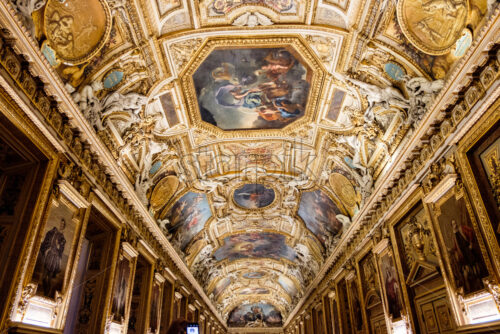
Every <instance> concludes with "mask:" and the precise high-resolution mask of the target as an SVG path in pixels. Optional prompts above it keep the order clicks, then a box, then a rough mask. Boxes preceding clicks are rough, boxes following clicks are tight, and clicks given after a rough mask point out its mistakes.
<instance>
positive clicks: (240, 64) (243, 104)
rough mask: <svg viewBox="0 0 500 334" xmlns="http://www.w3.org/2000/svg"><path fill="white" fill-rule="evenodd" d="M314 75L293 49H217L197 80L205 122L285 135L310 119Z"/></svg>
mask: <svg viewBox="0 0 500 334" xmlns="http://www.w3.org/2000/svg"><path fill="white" fill-rule="evenodd" d="M311 76H312V74H311V73H310V71H309V72H308V71H307V69H306V67H305V66H304V65H303V64H302V63H301V62H300V61H299V60H298V58H297V56H296V54H295V53H294V52H293V51H292V50H291V49H290V50H289V49H287V48H247V49H244V48H238V49H216V50H214V51H212V53H211V54H210V55H209V56H208V57H207V58H206V59H205V60H204V61H203V63H202V64H201V65H200V66H199V67H198V69H197V70H196V72H195V73H194V75H193V81H194V86H195V89H196V95H197V98H198V106H199V111H200V114H201V119H202V120H203V121H205V122H207V123H210V124H212V125H214V126H217V127H219V128H220V129H222V130H244V129H281V128H283V127H284V126H286V125H288V124H290V123H292V122H294V121H295V120H297V119H299V118H301V117H302V116H303V115H304V112H305V109H306V102H307V98H308V93H309V85H310V81H311Z"/></svg>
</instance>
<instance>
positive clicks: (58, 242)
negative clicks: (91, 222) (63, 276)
mask: <svg viewBox="0 0 500 334" xmlns="http://www.w3.org/2000/svg"><path fill="white" fill-rule="evenodd" d="M65 228H66V221H65V220H64V219H61V222H60V225H59V228H57V227H56V226H54V227H53V228H52V229H51V230H49V231H48V232H47V234H45V237H44V239H43V242H42V245H41V247H40V253H39V256H40V258H41V260H42V264H43V267H42V289H43V292H44V294H45V296H50V295H51V293H52V281H53V280H54V279H55V278H56V276H57V275H58V274H59V273H60V272H61V270H62V269H63V268H62V266H61V262H62V256H63V252H64V247H65V246H66V238H65V237H64V234H63V231H64V229H65Z"/></svg>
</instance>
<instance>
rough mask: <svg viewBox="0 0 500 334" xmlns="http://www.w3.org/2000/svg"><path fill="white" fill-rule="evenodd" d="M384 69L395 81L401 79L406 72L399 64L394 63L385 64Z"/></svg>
mask: <svg viewBox="0 0 500 334" xmlns="http://www.w3.org/2000/svg"><path fill="white" fill-rule="evenodd" d="M384 70H385V73H387V75H388V76H389V77H390V78H391V79H392V80H395V81H401V80H403V78H404V76H405V74H406V73H405V71H404V70H403V68H402V67H401V66H399V65H397V64H394V63H387V64H385V66H384Z"/></svg>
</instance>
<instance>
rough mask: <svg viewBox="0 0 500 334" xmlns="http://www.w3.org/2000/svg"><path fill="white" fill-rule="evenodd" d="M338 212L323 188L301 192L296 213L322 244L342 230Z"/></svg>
mask: <svg viewBox="0 0 500 334" xmlns="http://www.w3.org/2000/svg"><path fill="white" fill-rule="evenodd" d="M338 214H341V212H340V209H339V208H338V206H337V205H336V204H335V203H334V202H333V201H332V200H331V199H330V197H328V195H327V194H326V193H325V192H324V191H323V190H320V189H317V190H314V191H305V192H303V193H302V195H301V197H300V204H299V210H298V215H299V216H300V218H302V220H303V221H304V223H305V224H306V227H307V228H308V229H309V230H310V231H311V232H312V233H313V234H314V235H315V236H316V237H317V238H318V239H319V240H320V241H321V243H322V244H323V245H325V244H326V241H327V240H328V238H330V237H333V236H335V235H337V234H338V233H341V232H342V223H341V222H340V221H339V220H338V219H337V217H336V216H337V215H338Z"/></svg>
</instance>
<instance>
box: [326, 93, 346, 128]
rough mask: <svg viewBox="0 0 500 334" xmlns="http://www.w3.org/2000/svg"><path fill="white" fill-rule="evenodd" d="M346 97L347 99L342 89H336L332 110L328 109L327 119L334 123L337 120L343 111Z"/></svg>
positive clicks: (331, 105) (331, 104)
mask: <svg viewBox="0 0 500 334" xmlns="http://www.w3.org/2000/svg"><path fill="white" fill-rule="evenodd" d="M344 97H345V92H344V91H343V90H341V89H337V88H335V91H334V92H333V98H332V102H331V103H330V108H328V113H327V115H326V118H328V119H329V120H331V121H334V122H335V121H336V120H337V118H338V117H339V114H340V111H341V110H342V104H343V103H344Z"/></svg>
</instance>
